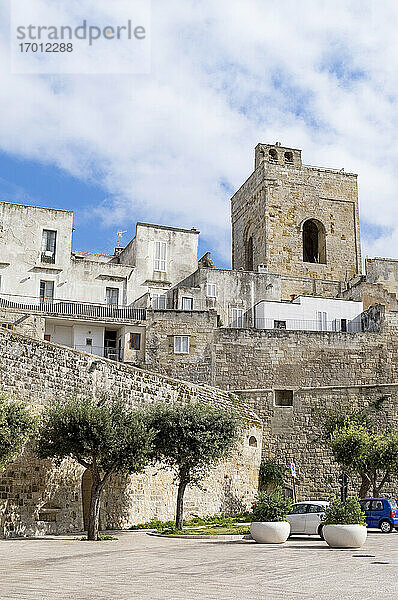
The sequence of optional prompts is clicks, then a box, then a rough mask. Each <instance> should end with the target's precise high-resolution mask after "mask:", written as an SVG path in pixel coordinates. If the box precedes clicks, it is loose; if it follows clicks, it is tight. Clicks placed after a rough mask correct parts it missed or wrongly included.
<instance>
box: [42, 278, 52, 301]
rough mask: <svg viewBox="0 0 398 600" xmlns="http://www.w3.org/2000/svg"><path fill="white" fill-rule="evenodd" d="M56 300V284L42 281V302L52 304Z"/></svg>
mask: <svg viewBox="0 0 398 600" xmlns="http://www.w3.org/2000/svg"><path fill="white" fill-rule="evenodd" d="M53 298H54V282H53V281H40V300H41V302H51V300H53Z"/></svg>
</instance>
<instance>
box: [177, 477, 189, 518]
mask: <svg viewBox="0 0 398 600" xmlns="http://www.w3.org/2000/svg"><path fill="white" fill-rule="evenodd" d="M186 487H187V482H185V481H184V480H180V483H179V484H178V493H177V509H176V527H177V529H182V525H183V521H184V493H185V488H186Z"/></svg>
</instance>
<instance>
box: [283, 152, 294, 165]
mask: <svg viewBox="0 0 398 600" xmlns="http://www.w3.org/2000/svg"><path fill="white" fill-rule="evenodd" d="M285 163H287V164H288V165H292V164H293V152H285Z"/></svg>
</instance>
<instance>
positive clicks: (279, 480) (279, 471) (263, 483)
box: [259, 458, 286, 490]
mask: <svg viewBox="0 0 398 600" xmlns="http://www.w3.org/2000/svg"><path fill="white" fill-rule="evenodd" d="M285 472H286V469H285V467H282V466H281V465H279V464H278V463H277V462H276V461H275V460H273V459H271V458H270V459H267V460H262V461H261V465H260V473H259V487H260V490H263V489H264V488H267V487H274V488H279V487H281V486H282V485H283V481H284V478H285Z"/></svg>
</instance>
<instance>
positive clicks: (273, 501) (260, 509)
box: [253, 490, 292, 522]
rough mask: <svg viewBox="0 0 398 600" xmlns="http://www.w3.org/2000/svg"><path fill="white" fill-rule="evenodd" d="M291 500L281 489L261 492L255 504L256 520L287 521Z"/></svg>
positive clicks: (254, 514)
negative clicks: (285, 496) (284, 495)
mask: <svg viewBox="0 0 398 600" xmlns="http://www.w3.org/2000/svg"><path fill="white" fill-rule="evenodd" d="M291 505H292V504H291V501H290V500H289V499H288V498H284V497H283V495H282V492H281V490H277V491H276V492H270V493H267V492H260V493H259V494H258V496H257V499H256V500H255V502H254V504H253V516H254V518H255V519H256V521H265V522H266V521H268V522H269V521H287V514H288V513H289V512H290V509H291Z"/></svg>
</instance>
